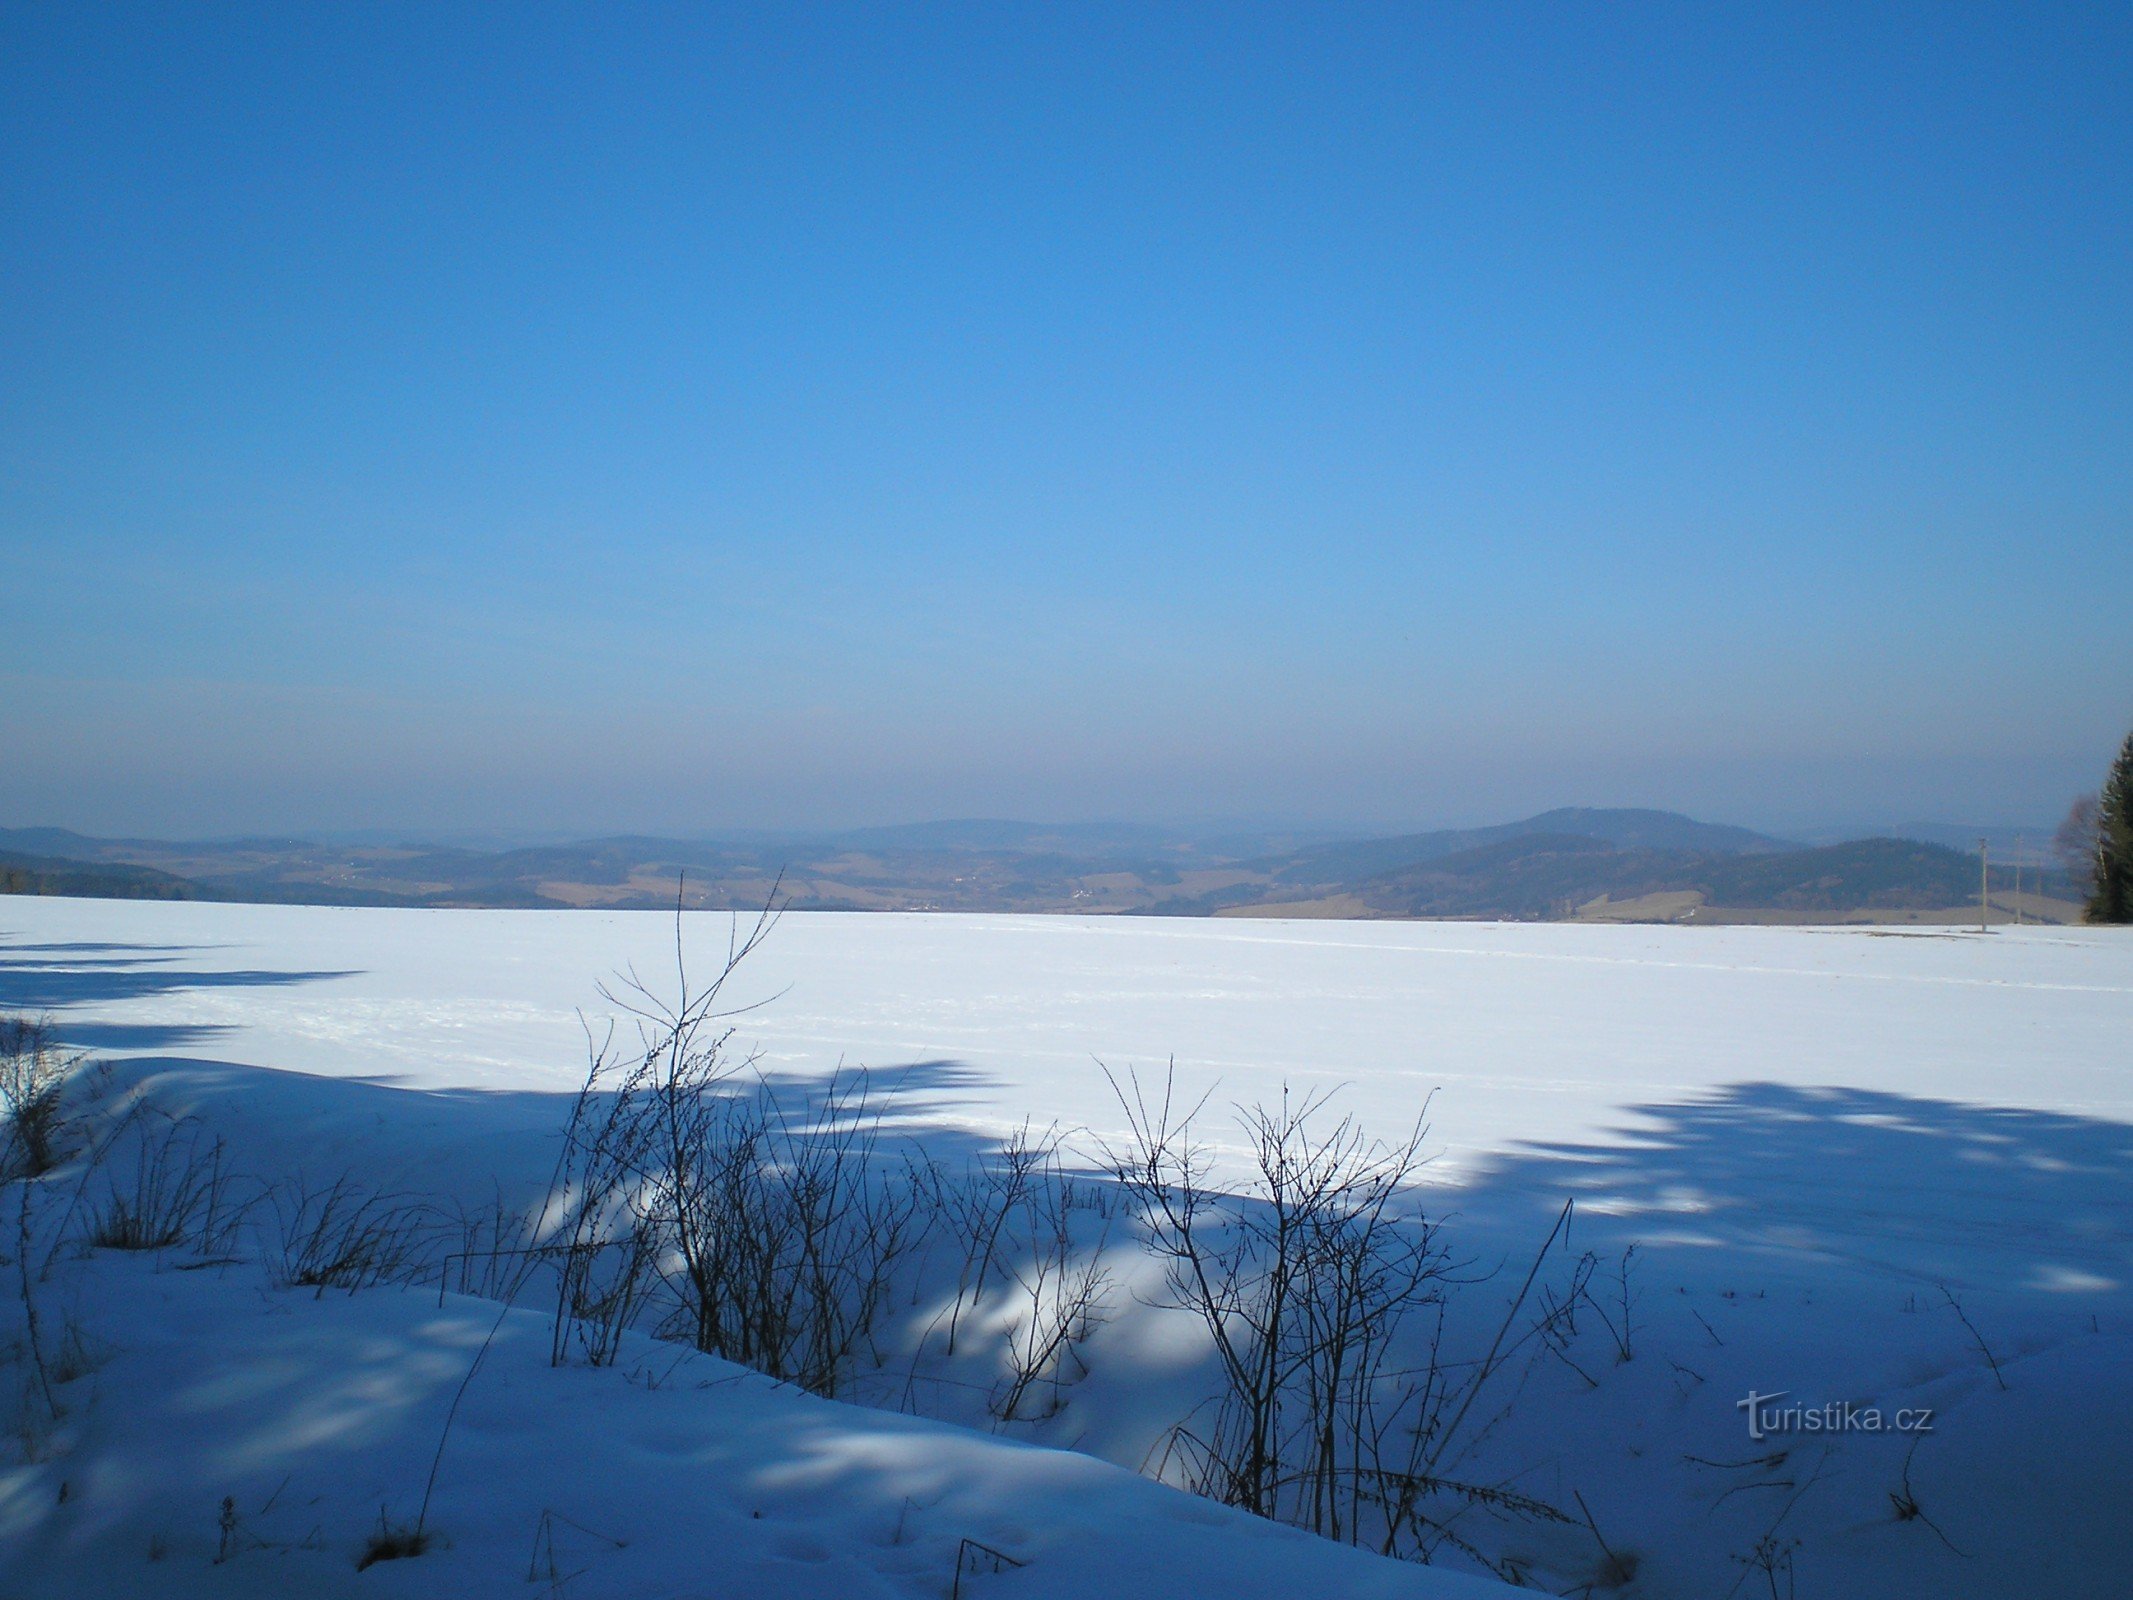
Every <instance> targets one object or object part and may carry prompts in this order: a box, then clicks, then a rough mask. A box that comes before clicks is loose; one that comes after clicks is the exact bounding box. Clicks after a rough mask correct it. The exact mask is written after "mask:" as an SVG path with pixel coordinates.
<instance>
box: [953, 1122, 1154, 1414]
mask: <svg viewBox="0 0 2133 1600" xmlns="http://www.w3.org/2000/svg"><path fill="white" fill-rule="evenodd" d="M1060 1151H1061V1146H1060V1134H1059V1130H1058V1129H1057V1128H1056V1127H1053V1128H1049V1129H1047V1130H1046V1131H1045V1132H1044V1133H1042V1134H1032V1132H1031V1130H1030V1128H1029V1125H1028V1124H1026V1123H1025V1124H1024V1125H1023V1126H1022V1127H1021V1128H1019V1129H1017V1130H1016V1131H1015V1132H1014V1133H1013V1134H1011V1135H1009V1137H1008V1138H1007V1140H1006V1142H1005V1143H1004V1144H1003V1145H1002V1146H1001V1148H1000V1149H999V1151H997V1152H996V1153H995V1155H994V1156H993V1158H992V1159H991V1160H990V1161H988V1162H985V1163H982V1164H980V1165H979V1166H978V1167H977V1169H976V1171H975V1172H974V1173H973V1175H972V1177H971V1179H970V1180H969V1181H967V1182H966V1183H964V1184H962V1185H960V1186H958V1187H955V1188H950V1189H946V1190H944V1191H943V1192H942V1196H941V1202H940V1203H941V1205H942V1206H943V1208H944V1209H945V1210H946V1212H947V1214H948V1215H949V1217H950V1218H951V1219H952V1221H953V1222H954V1224H955V1226H956V1230H957V1232H958V1234H959V1235H960V1237H961V1238H962V1239H963V1240H964V1249H963V1257H962V1262H961V1266H960V1270H959V1271H958V1273H957V1277H956V1287H955V1296H954V1299H953V1300H952V1301H951V1303H950V1308H949V1317H948V1354H949V1355H950V1356H951V1357H953V1356H954V1354H955V1349H956V1341H957V1338H958V1334H959V1328H960V1323H961V1321H962V1319H963V1317H964V1315H965V1314H966V1312H967V1311H969V1310H972V1309H975V1308H976V1307H977V1306H978V1304H979V1303H980V1301H981V1300H982V1299H983V1298H984V1296H985V1294H986V1291H987V1288H988V1285H989V1282H990V1281H992V1280H994V1279H997V1280H998V1282H999V1284H1000V1289H1001V1296H1000V1298H1001V1299H1002V1300H1004V1301H1005V1302H1006V1305H1005V1307H1004V1310H1003V1312H1002V1317H1003V1320H1002V1323H1001V1344H1002V1349H1001V1359H1002V1364H1003V1366H1004V1367H1005V1369H1006V1372H1005V1376H1004V1377H1003V1378H1002V1380H1001V1381H1000V1383H999V1384H997V1385H996V1386H995V1387H994V1388H993V1391H992V1393H991V1394H990V1396H989V1397H988V1399H987V1402H986V1404H987V1409H988V1410H989V1411H990V1412H991V1413H992V1415H993V1416H994V1417H995V1418H996V1419H998V1420H999V1421H1001V1422H1015V1421H1030V1420H1042V1419H1043V1418H1045V1417H1049V1416H1052V1415H1055V1414H1056V1413H1057V1412H1058V1411H1059V1409H1060V1407H1061V1406H1062V1405H1063V1404H1064V1395H1063V1390H1064V1388H1065V1386H1066V1384H1068V1383H1069V1382H1072V1381H1075V1380H1076V1379H1078V1378H1081V1377H1086V1376H1087V1368H1086V1366H1085V1365H1084V1364H1083V1362H1082V1360H1081V1357H1080V1346H1081V1345H1083V1344H1084V1343H1086V1341H1087V1340H1088V1338H1089V1337H1090V1335H1091V1334H1092V1333H1093V1332H1094V1331H1095V1329H1096V1328H1097V1327H1098V1326H1100V1325H1101V1323H1102V1322H1103V1321H1104V1316H1105V1309H1104V1308H1105V1302H1106V1300H1107V1297H1108V1295H1109V1293H1110V1289H1111V1274H1110V1271H1109V1269H1108V1268H1107V1267H1105V1266H1104V1264H1103V1246H1104V1243H1105V1240H1106V1238H1107V1237H1108V1234H1109V1219H1108V1217H1107V1216H1106V1217H1105V1218H1104V1223H1103V1226H1102V1228H1101V1229H1100V1230H1099V1236H1098V1238H1097V1239H1096V1240H1095V1242H1094V1244H1093V1246H1092V1247H1091V1248H1089V1249H1086V1250H1084V1249H1082V1248H1080V1247H1079V1246H1078V1245H1077V1242H1076V1239H1075V1236H1074V1225H1073V1213H1074V1211H1075V1210H1076V1209H1077V1196H1076V1191H1075V1185H1074V1183H1073V1180H1072V1179H1071V1178H1069V1177H1068V1176H1067V1174H1066V1172H1065V1170H1064V1166H1063V1163H1062V1160H1061V1153H1060ZM1039 1390H1042V1391H1043V1392H1044V1394H1045V1396H1046V1398H1045V1399H1044V1401H1043V1402H1042V1409H1041V1410H1034V1411H1033V1410H1032V1408H1031V1396H1032V1394H1033V1393H1034V1392H1036V1391H1039Z"/></svg>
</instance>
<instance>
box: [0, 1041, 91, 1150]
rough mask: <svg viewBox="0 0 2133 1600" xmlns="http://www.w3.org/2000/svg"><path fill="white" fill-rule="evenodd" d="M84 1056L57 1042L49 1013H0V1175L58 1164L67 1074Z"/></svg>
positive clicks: (64, 1113)
mask: <svg viewBox="0 0 2133 1600" xmlns="http://www.w3.org/2000/svg"><path fill="white" fill-rule="evenodd" d="M87 1059H88V1058H87V1056H86V1055H84V1054H83V1053H82V1052H80V1051H75V1050H68V1049H66V1048H65V1047H64V1046H62V1045H61V1044H60V1042H59V1038H58V1036H57V1034H55V1033H54V1032H53V1029H52V1022H51V1019H50V1018H49V1017H0V1128H4V1142H0V1177H8V1178H12V1177H31V1178H34V1177H40V1176H42V1175H43V1174H45V1173H47V1172H50V1171H51V1170H52V1169H53V1168H54V1167H56V1166H57V1165H58V1164H59V1161H60V1158H61V1149H60V1145H61V1142H62V1132H63V1129H64V1126H65V1122H66V1089H67V1080H68V1079H69V1078H70V1077H72V1076H73V1075H74V1072H75V1070H76V1069H77V1068H78V1067H80V1066H81V1065H82V1063H83V1062H84V1061H86V1060H87Z"/></svg>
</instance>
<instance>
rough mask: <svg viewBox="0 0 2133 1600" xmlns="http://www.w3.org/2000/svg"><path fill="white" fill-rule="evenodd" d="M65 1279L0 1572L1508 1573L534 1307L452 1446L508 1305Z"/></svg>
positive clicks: (1427, 1576) (94, 1270) (200, 1274)
mask: <svg viewBox="0 0 2133 1600" xmlns="http://www.w3.org/2000/svg"><path fill="white" fill-rule="evenodd" d="M64 1282H65V1286H66V1298H67V1300H68V1302H69V1303H70V1304H71V1305H72V1306H73V1307H74V1308H75V1310H76V1311H77V1313H78V1315H79V1317H80V1320H81V1323H82V1325H84V1326H86V1327H90V1328H93V1329H95V1330H97V1338H98V1341H99V1346H98V1347H99V1348H100V1349H102V1350H103V1351H104V1359H103V1361H102V1364H101V1365H99V1366H98V1367H97V1368H96V1370H94V1371H93V1372H91V1373H89V1374H88V1375H86V1376H82V1377H78V1378H76V1379H75V1380H74V1381H73V1382H72V1383H69V1384H67V1385H64V1386H63V1387H62V1389H61V1391H60V1392H61V1395H62V1397H63V1399H64V1403H65V1406H66V1408H67V1411H68V1416H67V1418H66V1419H65V1420H64V1421H63V1422H62V1423H61V1424H60V1429H59V1433H58V1435H57V1436H55V1437H52V1438H49V1439H47V1440H46V1441H44V1445H43V1448H42V1450H41V1454H43V1455H44V1457H45V1459H44V1460H43V1461H42V1462H40V1463H37V1464H34V1465H29V1466H19V1467H15V1468H12V1469H11V1470H7V1471H5V1472H0V1593H7V1594H22V1595H30V1594H40V1595H53V1596H59V1595H65V1596H70V1597H73V1600H101V1597H107V1596H108V1597H118V1596H128V1597H131V1596H141V1595H149V1594H153V1595H158V1596H172V1597H179V1596H190V1595H201V1596H207V1595H212V1596H217V1597H224V1600H227V1597H231V1596H267V1595H272V1596H283V1595H292V1594H303V1595H316V1596H336V1595H373V1596H375V1595H407V1596H425V1597H426V1596H436V1595H452V1596H459V1597H467V1600H473V1597H478V1596H485V1595H494V1596H510V1597H512V1600H518V1597H522V1596H525V1595H528V1594H534V1595H549V1594H568V1595H570V1596H573V1597H575V1600H598V1597H601V1596H625V1595H627V1596H643V1595H675V1596H682V1595H705V1596H712V1595H730V1594H742V1595H763V1596H778V1597H780V1600H812V1597H821V1600H844V1597H874V1596H878V1597H884V1600H886V1597H898V1600H903V1597H911V1596H926V1597H928V1600H933V1597H937V1596H942V1595H946V1594H948V1593H949V1591H950V1588H951V1585H952V1584H953V1583H954V1581H955V1574H956V1568H957V1565H958V1558H959V1555H962V1556H963V1557H964V1558H965V1569H964V1575H963V1579H962V1593H963V1595H964V1596H966V1597H967V1600H988V1597H991V1596H998V1597H999V1600H1017V1597H1029V1600H1037V1597H1059V1600H1069V1597H1071V1600H1080V1597H1084V1596H1090V1595H1101V1594H1116V1595H1161V1596H1164V1597H1166V1600H1168V1597H1185V1596H1193V1595H1206V1596H1220V1597H1223V1600H1251V1597H1260V1596H1263V1597H1266V1600H1289V1597H1293V1596H1301V1595H1344V1596H1348V1595H1352V1596H1356V1597H1358V1600H1371V1597H1383V1600H1395V1597H1402V1596H1407V1597H1413V1600H1430V1597H1437V1596H1441V1597H1443V1600H1455V1597H1461V1596H1474V1597H1476V1600H1479V1597H1480V1596H1483V1595H1488V1594H1507V1593H1509V1592H1510V1591H1509V1590H1507V1589H1506V1588H1504V1587H1503V1586H1501V1585H1498V1584H1493V1583H1486V1582H1483V1581H1480V1580H1477V1579H1469V1578H1463V1577H1460V1576H1458V1575H1457V1574H1453V1573H1447V1572H1441V1571H1437V1570H1434V1569H1429V1568H1423V1567H1416V1566H1412V1565H1409V1564H1407V1563H1403V1562H1394V1561H1385V1560H1382V1559H1379V1558H1377V1557H1373V1556H1370V1555H1366V1554H1363V1553H1361V1552H1358V1551H1355V1550H1352V1549H1349V1548H1347V1547H1345V1546H1341V1545H1335V1544H1331V1543H1329V1542H1327V1541H1325V1540H1321V1539H1316V1538H1312V1537H1309V1536H1307V1535H1305V1534H1301V1533H1297V1532H1295V1531H1293V1530H1291V1529H1287V1528H1283V1527H1280V1526H1277V1525H1275V1524H1273V1523H1268V1522H1263V1521H1260V1520H1258V1519H1256V1518H1252V1517H1247V1516H1245V1515H1243V1514H1242V1513H1240V1512H1235V1511H1230V1510H1227V1509H1225V1508H1223V1507H1221V1506H1217V1505H1215V1504H1213V1503H1211V1502H1209V1501H1205V1500H1201V1499H1197V1498H1194V1497H1192V1496H1190V1495H1186V1494H1183V1493H1180V1492H1178V1491H1176V1490H1172V1489H1166V1488H1163V1487H1162V1486H1160V1485H1158V1484H1155V1483H1151V1482H1149V1481H1148V1480H1146V1479H1144V1478H1140V1477H1137V1476H1135V1475H1134V1474H1132V1473H1130V1472H1127V1471H1124V1470H1123V1469H1121V1468H1118V1467H1113V1466H1108V1465H1106V1464H1104V1463H1102V1462H1099V1461H1096V1460H1094V1459H1092V1458H1091V1457H1088V1456H1085V1455H1077V1454H1074V1453H1072V1452H1068V1451H1063V1450H1046V1449H1039V1448H1036V1447H1033V1446H1029V1445H1025V1444H1019V1443H1015V1442H1012V1441H1009V1440H1004V1439H999V1438H994V1437H989V1436H986V1435H983V1434H979V1433H974V1432H969V1431H966V1430H964V1429H960V1428H955V1427H951V1426H948V1425H946V1424H942V1423H937V1422H928V1421H924V1420H921V1419H919V1418H915V1417H907V1416H898V1415H893V1414H890V1413H886V1412H880V1411H870V1410H866V1409H864V1408H861V1407H857V1406H847V1405H838V1404H834V1403H832V1402H829V1401H825V1400H818V1399H815V1398H814V1397H812V1396H810V1395H806V1394H802V1393H800V1392H799V1391H797V1390H794V1389H791V1388H787V1387H784V1386H782V1385H778V1384H774V1383H772V1382H771V1381H770V1380H768V1379H766V1378H762V1377H760V1376H758V1375H756V1374H754V1373H750V1372H747V1371H745V1370H744V1369H742V1368H739V1367H734V1366H731V1365H729V1364H727V1363H725V1362H721V1361H718V1360H715V1359H713V1358H711V1357H708V1356H698V1355H695V1354H693V1353H684V1352H682V1351H679V1350H677V1349H676V1348H675V1347H674V1346H671V1345H665V1344H657V1343H654V1342H653V1341H651V1340H647V1339H637V1338H633V1339H632V1340H631V1341H630V1342H629V1347H628V1349H627V1350H626V1352H625V1355H624V1358H623V1361H622V1363H621V1364H620V1365H619V1366H618V1367H612V1368H603V1369H588V1368H583V1367H565V1368H551V1367H550V1366H549V1365H548V1326H547V1323H546V1321H545V1320H544V1319H543V1318H541V1317H539V1316H538V1315H536V1314H534V1313H532V1312H530V1311H514V1312H512V1313H510V1314H509V1315H508V1316H506V1317H505V1318H504V1320H503V1323H502V1325H501V1327H500V1329H498V1331H497V1337H496V1340H495V1343H494V1345H493V1346H492V1348H491V1349H490V1350H489V1352H488V1354H487V1355H486V1357H485V1358H484V1359H483V1360H482V1363H481V1366H480V1369H479V1371H478V1372H477V1373H476V1374H475V1376H474V1378H473V1381H472V1382H471V1383H470V1384H469V1385H468V1386H467V1389H466V1394H465V1399H464V1401H463V1402H462V1404H461V1405H460V1408H459V1412H458V1415H457V1419H456V1421H455V1422H454V1424H453V1427H452V1430H451V1434H450V1438H449V1440H448V1442H447V1444H446V1447H445V1450H444V1453H443V1455H442V1457H441V1458H439V1457H437V1456H436V1450H437V1443H438V1438H439V1434H440V1430H441V1428H442V1426H443V1423H444V1419H445V1415H446V1412H447V1410H448V1408H449V1407H450V1405H451V1403H452V1399H453V1395H454V1393H455V1391H457V1389H458V1388H459V1385H460V1383H461V1381H462V1380H463V1379H464V1378H465V1377H466V1374H467V1372H468V1370H469V1367H470V1365H471V1363H472V1362H473V1360H474V1358H475V1356H476V1354H477V1353H478V1352H479V1350H480V1348H481V1346H482V1343H483V1341H484V1340H485V1339H486V1338H487V1337H488V1335H489V1333H490V1331H491V1329H492V1327H496V1325H497V1313H496V1308H495V1307H494V1306H493V1305H490V1304H487V1303H485V1302H480V1301H468V1300H462V1299H459V1298H457V1297H454V1298H453V1299H452V1300H451V1301H450V1302H449V1304H448V1306H447V1307H446V1308H445V1309H442V1310H440V1309H439V1308H438V1307H437V1305H436V1303H435V1301H434V1298H433V1297H430V1296H426V1295H423V1294H420V1293H413V1292H401V1291H393V1290H374V1291H366V1292H363V1293H361V1294H357V1295H354V1296H349V1295H346V1294H343V1293H338V1292H332V1291H329V1292H328V1293H327V1294H325V1295H324V1296H322V1297H314V1296H313V1295H312V1294H311V1293H309V1292H307V1291H301V1290H297V1291H276V1290H272V1289H269V1288H267V1287H266V1286H265V1285H264V1283H263V1282H262V1281H261V1279H260V1277H259V1276H258V1274H257V1272H256V1270H254V1269H251V1268H223V1269H217V1268H209V1269H206V1270H200V1271H179V1270H170V1269H168V1268H165V1269H164V1270H156V1268H155V1266H154V1265H153V1264H151V1263H150V1262H146V1261H136V1260H129V1259H126V1258H124V1257H119V1256H114V1255H110V1254H108V1253H107V1254H101V1255H99V1256H98V1257H96V1258H94V1260H93V1261H92V1262H90V1263H87V1264H81V1263H77V1264H73V1265H71V1266H69V1267H68V1268H67V1269H66V1270H65V1273H64ZM433 1460H435V1461H437V1463H438V1472H437V1478H436V1488H435V1493H434V1496H433V1498H432V1501H431V1504H430V1508H429V1518H428V1531H429V1532H430V1533H432V1534H433V1535H434V1543H433V1544H432V1546H431V1547H430V1548H429V1549H428V1550H427V1551H425V1552H424V1553H423V1554H421V1555H419V1556H415V1557H412V1558H408V1559H403V1560H396V1561H388V1562H383V1563H379V1564H377V1565H374V1566H372V1567H370V1568H369V1569H368V1570H366V1571H362V1572H358V1571H357V1562H358V1560H359V1559H360V1556H361V1553H362V1551H363V1548H364V1544H365V1540H366V1537H367V1536H368V1535H369V1534H370V1533H371V1531H372V1530H373V1529H375V1528H376V1527H377V1526H378V1523H379V1518H380V1515H381V1513H382V1514H383V1515H384V1516H385V1517H386V1518H388V1519H389V1520H390V1521H392V1522H393V1523H395V1524H400V1525H408V1524H412V1523H413V1521H414V1520H415V1517H416V1514H417V1511H418V1509H419V1507H420V1504H421V1500H422V1496H423V1490H424V1485H425V1482H426V1481H427V1479H428V1476H429V1473H430V1469H431V1465H432V1462H433ZM225 1497H228V1498H229V1499H230V1500H231V1501H233V1502H234V1504H233V1507H232V1510H233V1512H234V1524H233V1526H232V1527H231V1529H230V1530H229V1532H228V1534H227V1536H225V1533H224V1531H223V1528H222V1520H223V1518H222V1509H221V1508H222V1505H223V1501H224V1498H225ZM966 1539H969V1540H976V1541H978V1542H979V1543H980V1544H982V1545H983V1546H985V1547H987V1549H988V1550H989V1551H994V1552H998V1553H999V1555H1001V1556H1005V1557H1007V1558H1009V1560H1011V1561H1016V1562H1021V1563H1023V1565H1022V1566H1021V1567H1019V1568H1016V1567H1012V1566H1006V1565H1004V1564H1001V1563H999V1562H996V1561H994V1560H993V1559H991V1557H990V1556H989V1555H988V1554H987V1553H985V1552H980V1551H976V1550H968V1551H966V1550H965V1547H964V1545H963V1541H964V1540H966ZM218 1557H220V1558H221V1559H219V1560H218ZM994 1569H997V1570H994ZM529 1573H530V1575H531V1580H532V1581H529Z"/></svg>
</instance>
